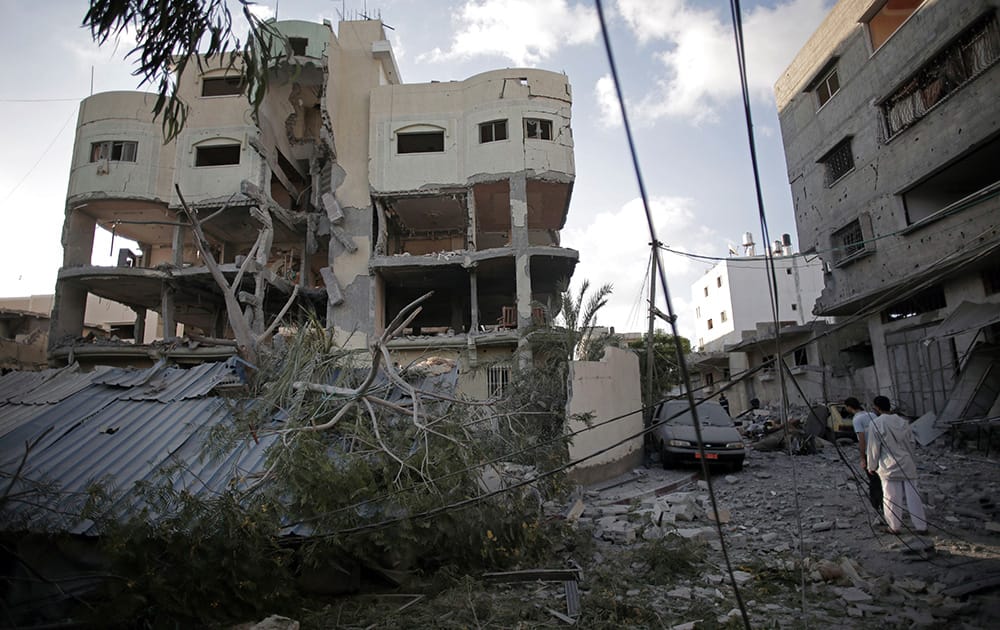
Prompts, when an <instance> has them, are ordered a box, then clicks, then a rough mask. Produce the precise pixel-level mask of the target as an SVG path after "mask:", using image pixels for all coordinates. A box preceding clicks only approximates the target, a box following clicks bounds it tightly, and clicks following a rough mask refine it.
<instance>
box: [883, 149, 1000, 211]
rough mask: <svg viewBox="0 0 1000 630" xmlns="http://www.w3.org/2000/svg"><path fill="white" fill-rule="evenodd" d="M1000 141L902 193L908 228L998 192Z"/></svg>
mask: <svg viewBox="0 0 1000 630" xmlns="http://www.w3.org/2000/svg"><path fill="white" fill-rule="evenodd" d="M997 164H1000V138H996V139H994V140H993V141H991V142H989V143H987V144H986V145H985V146H982V147H980V148H978V149H975V150H974V151H971V152H969V153H968V154H966V155H964V156H962V157H961V158H959V159H958V160H956V161H954V162H952V163H951V164H950V165H949V166H947V167H946V168H944V169H942V170H941V171H939V172H937V173H935V174H934V175H932V176H931V177H929V178H928V179H926V180H925V181H923V182H922V183H920V184H918V185H916V186H914V187H913V188H911V189H910V190H907V191H906V192H904V193H902V198H903V206H904V208H905V209H906V222H907V224H908V225H913V224H914V223H920V222H921V221H926V220H928V219H932V217H935V216H946V215H947V214H949V213H950V212H952V211H958V210H961V209H964V208H966V207H968V206H970V205H972V204H975V203H977V202H979V201H980V200H981V199H982V198H984V197H986V196H988V195H990V194H993V193H995V190H996V188H997V186H998V185H1000V170H998V169H997Z"/></svg>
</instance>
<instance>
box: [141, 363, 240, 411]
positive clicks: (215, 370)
mask: <svg viewBox="0 0 1000 630" xmlns="http://www.w3.org/2000/svg"><path fill="white" fill-rule="evenodd" d="M151 369H152V368H151ZM233 382H239V377H237V376H236V370H235V367H234V366H233V364H232V362H231V361H226V362H224V363H202V364H201V365H197V366H195V367H192V368H188V369H183V368H176V367H168V368H165V369H163V370H160V371H158V372H157V373H156V374H155V375H153V376H152V377H151V378H149V379H148V380H147V381H146V382H145V383H143V384H142V385H141V386H139V387H133V388H131V389H129V390H128V391H127V392H124V393H123V394H122V398H123V399H127V400H156V401H159V402H163V403H169V402H174V401H177V400H188V399H191V398H199V397H201V396H205V395H207V394H208V393H209V392H211V391H212V390H213V389H215V387H216V386H218V385H220V384H222V383H233Z"/></svg>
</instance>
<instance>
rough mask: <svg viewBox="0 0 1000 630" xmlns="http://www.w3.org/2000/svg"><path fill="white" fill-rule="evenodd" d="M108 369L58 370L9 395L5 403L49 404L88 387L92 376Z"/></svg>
mask: <svg viewBox="0 0 1000 630" xmlns="http://www.w3.org/2000/svg"><path fill="white" fill-rule="evenodd" d="M108 369H109V368H106V367H98V368H97V369H95V370H94V371H93V372H77V371H75V370H74V371H70V370H63V371H60V372H59V373H58V374H55V375H54V376H53V377H52V378H50V379H47V380H45V381H44V382H42V383H38V384H37V385H36V386H35V387H33V388H32V389H31V390H29V391H26V392H24V393H23V394H21V395H20V396H12V397H10V398H9V399H8V400H7V403H8V404H15V405H51V404H54V403H57V402H60V401H62V400H65V399H66V398H69V397H70V396H72V395H73V394H75V393H77V392H78V391H81V390H83V389H86V388H88V387H90V385H91V383H93V381H94V378H96V377H99V376H100V375H101V374H102V373H103V372H106V371H107V370H108Z"/></svg>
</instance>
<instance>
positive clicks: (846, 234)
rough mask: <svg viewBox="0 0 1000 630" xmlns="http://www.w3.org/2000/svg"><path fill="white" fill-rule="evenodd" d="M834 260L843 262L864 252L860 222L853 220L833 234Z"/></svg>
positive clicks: (863, 238)
mask: <svg viewBox="0 0 1000 630" xmlns="http://www.w3.org/2000/svg"><path fill="white" fill-rule="evenodd" d="M833 246H834V248H836V249H835V252H834V258H835V259H836V260H837V262H843V261H845V260H848V259H849V258H853V257H855V256H857V255H859V254H861V253H862V252H864V251H865V237H864V234H862V232H861V221H860V220H858V219H855V220H853V221H851V222H850V223H848V224H847V225H845V226H844V227H842V228H840V229H839V230H837V231H836V232H834V233H833Z"/></svg>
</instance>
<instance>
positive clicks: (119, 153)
mask: <svg viewBox="0 0 1000 630" xmlns="http://www.w3.org/2000/svg"><path fill="white" fill-rule="evenodd" d="M138 147H139V143H138V142H132V141H129V140H106V141H104V142H94V143H93V144H91V145H90V161H91V162H100V161H103V160H109V161H111V162H135V154H136V150H137V149H138Z"/></svg>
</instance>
